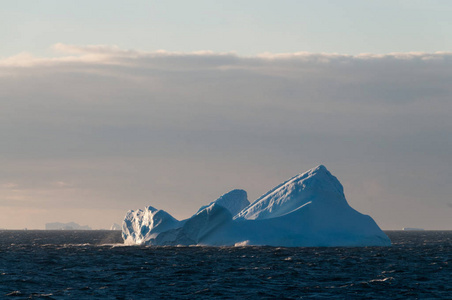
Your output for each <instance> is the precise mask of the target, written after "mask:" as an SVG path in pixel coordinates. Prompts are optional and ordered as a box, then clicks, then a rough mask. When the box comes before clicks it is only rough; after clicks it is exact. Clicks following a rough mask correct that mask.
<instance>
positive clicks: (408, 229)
mask: <svg viewBox="0 0 452 300" xmlns="http://www.w3.org/2000/svg"><path fill="white" fill-rule="evenodd" d="M403 230H404V231H424V230H425V229H424V228H413V227H404V228H403Z"/></svg>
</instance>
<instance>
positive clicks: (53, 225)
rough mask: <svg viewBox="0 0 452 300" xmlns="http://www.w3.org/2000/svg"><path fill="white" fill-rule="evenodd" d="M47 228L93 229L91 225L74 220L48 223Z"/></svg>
mask: <svg viewBox="0 0 452 300" xmlns="http://www.w3.org/2000/svg"><path fill="white" fill-rule="evenodd" d="M45 228H46V230H91V227H89V226H87V225H85V226H81V225H79V224H77V223H74V222H69V223H60V222H54V223H46V227H45Z"/></svg>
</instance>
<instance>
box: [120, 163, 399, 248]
mask: <svg viewBox="0 0 452 300" xmlns="http://www.w3.org/2000/svg"><path fill="white" fill-rule="evenodd" d="M122 236H123V239H124V242H125V244H129V245H133V244H140V245H141V244H145V245H159V246H160V245H208V246H234V245H236V246H244V245H267V246H285V247H318V246H331V247H332V246H390V245H391V241H390V240H389V238H388V236H387V235H386V234H385V233H384V232H383V231H382V230H381V229H380V228H379V227H378V225H377V224H376V223H375V221H374V220H373V219H372V218H371V217H370V216H367V215H363V214H361V213H359V212H357V211H356V210H354V209H353V208H351V207H350V206H349V205H348V203H347V200H346V199H345V196H344V192H343V187H342V185H341V184H340V182H339V181H338V180H337V179H336V177H334V176H333V175H331V173H330V172H329V171H328V170H327V169H326V168H325V167H324V166H322V165H320V166H318V167H316V168H313V169H311V170H309V171H307V172H305V173H303V174H299V175H297V176H295V177H293V178H291V179H289V180H288V181H286V182H284V183H282V184H280V185H278V186H277V187H275V188H273V189H272V190H270V191H269V192H267V193H266V194H264V195H263V196H261V197H260V198H259V199H257V200H256V201H255V202H253V203H252V204H250V203H249V202H248V199H247V194H246V192H245V191H243V190H233V191H231V192H229V193H227V194H224V195H223V196H221V197H220V198H218V199H217V200H215V201H213V202H211V203H210V204H208V205H206V206H203V207H201V208H200V209H199V210H198V212H197V213H196V214H194V215H193V216H192V217H190V218H188V219H186V220H182V221H179V220H177V219H175V218H174V217H172V216H171V215H170V214H169V213H167V212H165V211H163V210H158V209H156V208H154V207H151V206H149V207H146V208H145V209H144V210H141V209H140V210H137V211H133V210H131V211H128V212H127V214H126V216H125V219H124V221H123V224H122Z"/></svg>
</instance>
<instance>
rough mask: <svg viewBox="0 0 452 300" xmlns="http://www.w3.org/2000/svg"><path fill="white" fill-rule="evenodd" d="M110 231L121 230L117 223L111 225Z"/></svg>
mask: <svg viewBox="0 0 452 300" xmlns="http://www.w3.org/2000/svg"><path fill="white" fill-rule="evenodd" d="M110 230H121V225H119V224H118V223H113V225H111V227H110Z"/></svg>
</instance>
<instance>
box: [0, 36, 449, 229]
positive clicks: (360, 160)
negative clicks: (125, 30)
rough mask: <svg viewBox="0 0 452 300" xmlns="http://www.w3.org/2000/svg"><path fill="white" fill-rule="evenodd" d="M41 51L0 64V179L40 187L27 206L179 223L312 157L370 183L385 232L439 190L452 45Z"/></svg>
mask: <svg viewBox="0 0 452 300" xmlns="http://www.w3.org/2000/svg"><path fill="white" fill-rule="evenodd" d="M54 49H55V50H56V51H57V52H58V55H60V56H57V57H52V58H42V57H35V56H33V55H31V54H19V55H17V56H14V57H10V58H6V59H2V60H0V87H1V88H0V101H1V110H0V140H1V141H2V150H1V156H0V163H1V165H2V166H3V171H4V172H2V173H1V174H0V184H8V183H10V182H14V183H18V184H19V185H20V186H21V187H27V186H31V187H33V189H35V190H37V191H38V190H39V191H40V190H45V192H40V193H39V197H38V198H39V200H37V198H36V197H33V195H32V194H33V193H32V192H27V193H26V195H27V197H28V198H27V199H29V201H32V202H33V201H34V202H33V203H34V205H35V206H40V205H41V206H48V207H51V206H53V207H56V205H55V204H56V203H60V202H61V203H64V206H65V207H67V206H71V207H74V208H76V207H79V208H80V207H83V208H84V209H85V208H86V207H89V206H90V205H92V206H93V207H94V206H95V208H96V209H98V208H99V206H108V207H110V208H115V207H116V208H117V209H128V208H138V207H141V206H144V205H150V204H153V205H155V206H157V207H162V208H166V209H168V210H171V211H175V212H176V214H179V215H185V216H186V215H188V214H190V213H191V211H190V212H189V211H187V210H188V209H189V208H191V207H196V206H200V205H202V204H205V203H208V202H209V201H211V200H213V199H212V198H215V197H216V196H219V194H221V193H224V192H227V189H228V188H234V187H241V188H245V189H247V190H248V192H249V194H250V198H251V200H253V199H254V198H256V197H257V196H258V195H259V194H262V193H264V192H265V191H266V189H267V188H270V187H271V186H272V185H273V184H275V185H276V184H277V183H279V182H280V181H282V180H284V179H287V177H289V176H292V175H294V174H296V173H298V172H301V171H304V170H305V169H307V168H310V167H313V166H315V165H317V164H319V163H324V164H326V165H327V167H328V168H331V169H332V171H333V173H334V174H337V175H338V177H339V179H340V180H341V178H342V177H343V176H345V181H346V182H347V181H348V182H353V183H356V184H357V185H358V186H365V183H366V182H378V183H379V187H380V190H379V191H381V193H380V194H381V195H385V198H386V199H383V200H381V199H380V200H379V199H376V200H375V201H372V202H371V203H372V204H369V205H375V204H373V203H379V205H380V206H381V207H382V209H380V208H375V207H373V206H372V207H370V206H369V207H367V208H369V209H371V211H368V213H371V214H372V213H375V214H376V218H377V220H378V219H381V220H383V221H384V222H387V223H386V224H394V227H397V228H401V227H404V225H405V224H401V223H402V221H400V223H397V222H394V221H393V220H390V219H389V218H388V217H385V213H384V210H390V206H391V201H394V202H397V201H400V203H401V204H400V207H403V206H404V205H406V206H407V207H410V205H409V203H407V201H408V200H407V199H414V200H413V201H419V203H423V201H425V200H424V199H430V201H431V203H429V204H428V205H429V206H432V207H436V206H435V205H438V207H439V206H442V205H443V204H442V203H443V202H442V200H441V199H443V195H444V194H447V193H448V191H447V188H448V186H449V185H448V184H445V183H447V182H450V175H448V174H450V173H448V172H449V171H448V168H447V166H446V165H447V164H444V162H445V161H450V160H451V159H452V157H451V151H450V149H452V139H451V136H452V122H451V121H450V111H451V110H452V103H451V101H450V95H452V87H451V85H450V82H451V80H452V53H449V52H436V53H389V54H360V55H342V54H334V53H333V54H328V53H306V52H300V53H286V54H271V53H264V54H261V55H257V56H252V57H251V56H239V55H237V54H235V53H214V52H209V51H200V52H191V53H181V52H168V51H155V52H146V51H138V50H124V49H121V48H119V47H116V46H105V45H101V46H73V45H65V44H57V45H55V46H54ZM347 174H348V175H347ZM347 176H348V177H347ZM426 182H428V183H429V186H432V187H433V186H435V187H436V185H437V184H438V188H437V189H435V190H434V191H431V190H430V192H427V191H429V189H427V188H425V186H423V184H425V183H426ZM67 183H71V185H70V186H67V185H66V184H67ZM440 183H441V185H439V184H440ZM200 186H201V188H200ZM2 187H3V188H4V189H3V192H2V193H3V194H4V196H5V197H7V196H8V195H9V196H8V197H10V196H11V197H12V196H13V195H10V194H8V193H9V192H8V189H6V186H2ZM43 187H45V188H43ZM363 189H365V188H363ZM351 190H352V194H351V195H350V199H352V202H353V199H360V196H362V195H360V194H359V193H361V192H362V191H361V192H360V190H359V189H351ZM369 191H371V190H369ZM383 191H384V192H383ZM367 196H368V197H369V198H371V197H372V195H367V194H366V197H367ZM63 198H64V199H65V200H62V199H63ZM151 198H152V199H151ZM46 199H47V200H46ZM124 199H127V202H124ZM373 199H375V197H373ZM151 200H152V201H151ZM187 201H195V202H196V201H197V203H186V202H187ZM151 202H152V203H151ZM94 203H96V204H94ZM360 203H361V204H360ZM432 203H433V204H432ZM198 204H199V205H198ZM352 204H353V203H352ZM359 205H363V206H362V208H364V209H366V206H365V205H366V204H364V203H362V202H356V204H355V206H356V207H357V208H358V209H359V208H360V207H359ZM416 209H419V207H417V208H416ZM437 213H439V214H441V211H440V210H438V211H437ZM413 214H416V212H413ZM427 217H428V216H427ZM427 217H425V218H427ZM0 219H1V216H0ZM430 219H432V220H433V219H435V218H430ZM436 220H438V221H437V222H442V223H441V224H446V223H447V221H441V219H440V218H437V219H436ZM406 221H407V222H408V220H406ZM84 222H85V223H87V222H86V220H85V221H84ZM108 223H111V222H110V221H109V222H108ZM438 224H439V223H438ZM0 226H1V227H5V226H3V225H1V224H0ZM420 226H422V227H426V226H423V225H420ZM28 227H31V226H28Z"/></svg>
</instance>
